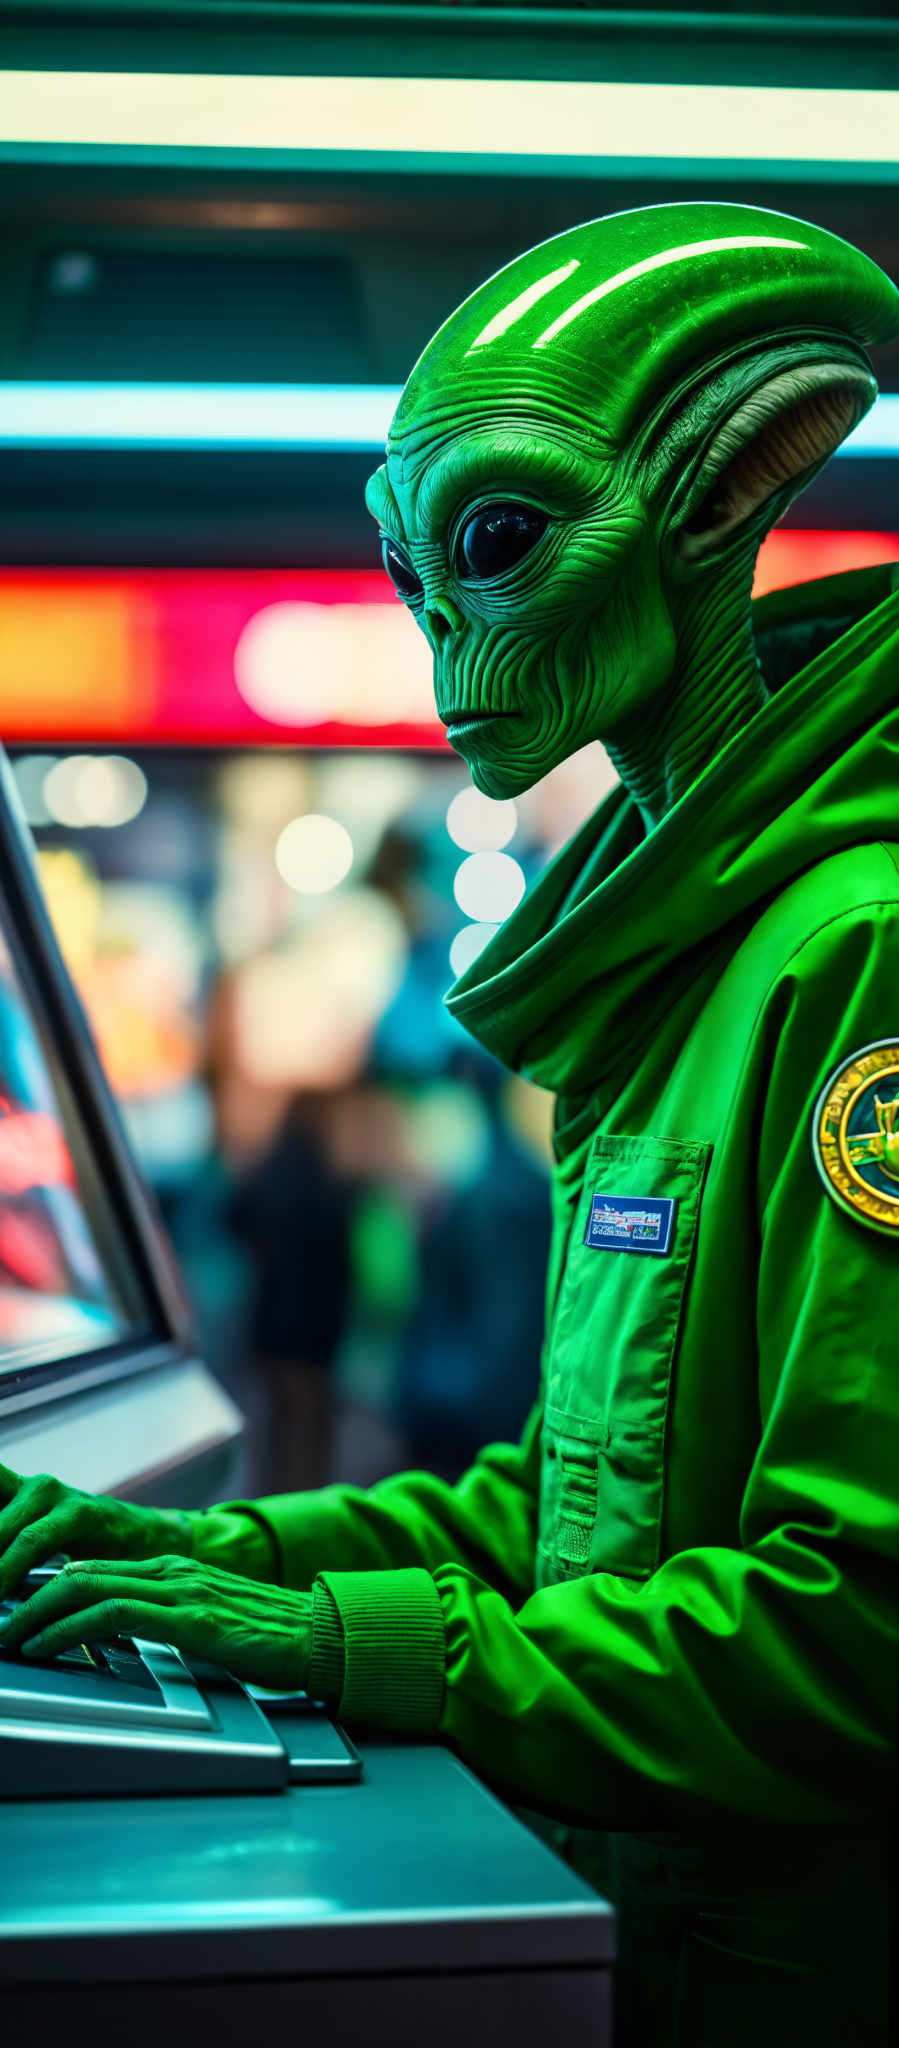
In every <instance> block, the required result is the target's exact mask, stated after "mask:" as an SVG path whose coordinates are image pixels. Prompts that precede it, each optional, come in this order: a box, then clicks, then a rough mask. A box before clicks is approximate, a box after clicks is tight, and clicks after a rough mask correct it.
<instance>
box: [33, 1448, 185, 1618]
mask: <svg viewBox="0 0 899 2048" xmlns="http://www.w3.org/2000/svg"><path fill="white" fill-rule="evenodd" d="M192 1548H193V1538H192V1533H191V1525H190V1520H189V1517H188V1516H187V1515H186V1514H182V1513H181V1512H180V1510H179V1509H177V1508H141V1507H136V1506H134V1505H133V1504H132V1503H131V1502H130V1501H124V1500H114V1499H113V1498H112V1496H111V1495H109V1494H104V1493H82V1492H81V1491H80V1489H79V1488H78V1487H77V1486H66V1485H64V1483H63V1481H62V1480H61V1479H53V1478H51V1476H50V1474H49V1472H39V1473H37V1474H36V1475H35V1477H34V1478H31V1479H23V1478H22V1477H21V1475H20V1474H19V1473H18V1472H11V1471H10V1468H9V1466H8V1465H0V1600H5V1599H6V1598H7V1596H8V1595H9V1594H10V1593H12V1592H13V1591H14V1589H15V1587H16V1586H17V1585H18V1583H19V1581H20V1579H24V1577H25V1576H26V1573H28V1572H30V1571H32V1570H33V1569H34V1567H35V1565H39V1564H44V1563H45V1562H46V1560H47V1558H48V1557H55V1556H56V1554H57V1552H61V1553H62V1555H63V1556H64V1557H84V1555H85V1554H86V1553H89V1554H90V1555H91V1556H92V1557H140V1558H144V1557H158V1556H159V1555H160V1553H161V1552H162V1551H171V1552H174V1551H181V1552H182V1553H183V1554H186V1555H188V1556H189V1555H190V1554H191V1551H192Z"/></svg>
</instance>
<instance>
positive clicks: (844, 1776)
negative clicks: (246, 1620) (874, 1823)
mask: <svg viewBox="0 0 899 2048" xmlns="http://www.w3.org/2000/svg"><path fill="white" fill-rule="evenodd" d="M757 1029H758V1030H759V1031H760V1032H761V1033H762V1034H763V1044H764V1054H765V1057H764V1061H763V1062H762V1072H763V1080H762V1084H761V1099H760V1101H759V1116H758V1129H759V1147H758V1212H757V1213H758V1234H759V1277H758V1368H759V1402H760V1438H759V1443H758V1448H757V1454H756V1456H755V1459H754V1462H753V1465H752V1468H751V1472H750V1475H749V1479H748V1482H747V1486H746V1490H745V1495H744V1500H743V1506H742V1516H741V1528H740V1542H739V1547H733V1548H727V1547H724V1546H716V1547H711V1546H710V1547H706V1548H697V1549H693V1550H690V1551H686V1552H681V1553H680V1554H677V1555H675V1556H672V1557H670V1558H669V1559H668V1560H667V1561H666V1562H664V1563H663V1564H662V1565H661V1567H660V1568H659V1569H658V1570H657V1571H656V1572H655V1573H654V1575H653V1576H652V1577H651V1578H650V1579H649V1580H648V1581H646V1582H645V1583H644V1584H638V1583H636V1582H634V1581H632V1580H626V1579H623V1578H618V1577H616V1576H614V1575H612V1574H610V1573H605V1572H598V1573H594V1574H590V1575H587V1576H585V1577H583V1578H580V1579H576V1580H573V1581H568V1582H566V1583H563V1584H559V1585H555V1586H552V1587H547V1588H545V1589H543V1590H541V1591H539V1592H535V1593H533V1594H532V1595H531V1596H530V1598H528V1599H526V1600H525V1601H524V1604H523V1605H521V1606H519V1607H518V1609H517V1611H514V1610H513V1607H512V1605H511V1604H510V1602H509V1600H508V1598H507V1597H504V1595H503V1592H502V1591H501V1590H500V1589H499V1588H498V1586H496V1585H495V1584H491V1583H489V1582H488V1576H487V1574H486V1573H481V1572H478V1570H477V1568H476V1567H475V1569H474V1570H472V1568H471V1564H470V1563H465V1562H463V1561H462V1560H459V1561H455V1560H453V1559H451V1558H449V1557H448V1556H447V1555H446V1554H444V1557H443V1558H442V1559H441V1560H439V1561H436V1562H435V1564H434V1565H433V1566H432V1568H431V1571H430V1574H426V1573H424V1572H421V1573H400V1572H397V1573H393V1574H387V1575H385V1580H384V1584H383V1610H382V1612H383V1617H384V1630H380V1629H379V1626H378V1612H379V1604H378V1593H379V1588H378V1586H377V1583H376V1582H374V1581H372V1580H371V1579H369V1581H368V1585H367V1586H366V1585H365V1583H364V1581H363V1579H362V1578H360V1577H359V1576H357V1575H356V1574H355V1573H352V1572H350V1573H346V1574H344V1573H341V1572H340V1571H339V1570H338V1571H333V1572H331V1571H325V1572H324V1573H323V1574H322V1583H323V1584H324V1585H325V1587H326V1588H327V1591H328V1592H329V1594H330V1596H331V1598H332V1599H333V1601H334V1603H335V1605H336V1608H337V1610H338V1612H339V1613H340V1617H341V1621H342V1623H343V1627H344V1635H345V1648H346V1673H345V1679H344V1685H343V1692H342V1694H341V1698H340V1710H341V1713H342V1714H343V1715H344V1716H345V1717H346V1718H348V1719H350V1720H353V1719H359V1720H373V1721H374V1722H375V1724H376V1725H377V1724H378V1723H379V1722H380V1723H381V1725H384V1726H390V1725H404V1726H406V1727H409V1726H410V1725H415V1726H418V1727H419V1728H420V1729H421V1730H422V1732H424V1731H425V1730H426V1729H427V1728H430V1729H432V1730H433V1731H434V1732H436V1733H438V1734H439V1735H441V1736H442V1737H444V1738H445V1739H446V1740H447V1741H448V1742H449V1743H450V1744H451V1745H452V1746H453V1747H454V1748H455V1749H456V1750H457V1751H458V1753H459V1754H460V1755H461V1756H462V1757H463V1758H464V1760H465V1761H466V1762H467V1763H469V1764H470V1765H471V1766H472V1768H473V1769H474V1770H475V1771H477V1772H478V1774H479V1775H480V1776H481V1777H483V1778H484V1779H486V1780H487V1782H488V1783H491V1784H492V1785H493V1786H494V1788H495V1789H496V1790H497V1791H498V1792H499V1793H500V1794H501V1796H503V1797H504V1798H506V1799H508V1800H510V1801H513V1802H516V1801H517V1802H520V1803H522V1804H524V1805H527V1806H528V1807H530V1808H531V1809H533V1810H536V1811H539V1812H543V1813H546V1814H549V1815H551V1816H553V1817H555V1818H556V1819H559V1820H561V1821H566V1822H569V1823H573V1824H575V1825H578V1824H579V1825H582V1826H593V1827H612V1828H632V1827H641V1826H649V1827H653V1826H654V1827H659V1826H662V1827H664V1826H666V1825H668V1824H674V1825H678V1824H679V1823H680V1822H681V1821H682V1820H683V1818H684V1815H685V1814H692V1815H693V1816H698V1817H702V1816H703V1815H706V1816H708V1815H711V1814H719V1815H720V1814H721V1812H722V1811H724V1812H731V1813H739V1814H744V1815H754V1816H758V1817H762V1816H776V1817H777V1818H778V1819H779V1820H783V1821H789V1820H796V1821H813V1822H814V1821H817V1822H824V1823H832V1822H834V1821H835V1820H839V1819H845V1820H847V1821H849V1822H852V1821H855V1820H857V1819H858V1818H860V1817H865V1818H867V1817H869V1816H870V1813H871V1809H872V1805H873V1804H875V1803H876V1802H878V1801H879V1800H887V1799H889V1797H890V1796H891V1790H892V1769H893V1765H892V1737H893V1731H894V1727H895V1718H896V1699H895V1693H896V1671H897V1571H896V1563H897V1551H899V1504H897V1487H896V1473H897V1470H899V1372H897V1357H899V1352H897V1336H896V1331H897V1326H899V1295H897V1278H899V1274H897V1266H899V1232H897V1235H896V1237H895V1238H893V1239H891V1238H889V1237H888V1236H884V1235H882V1234H880V1233H878V1232H876V1231H875V1230H874V1229H872V1228H871V1227H870V1226H869V1225H868V1224H866V1223H864V1222H861V1221H859V1220H857V1219H856V1218H855V1217H852V1216H849V1215H847V1214H845V1213H844V1212H843V1211H842V1210H841V1209H840V1208H839V1207H838V1206H837V1205H836V1203H835V1202H834V1201H833V1200H832V1199H831V1197H830V1195H829V1194H828V1193H827V1191H826V1190H825V1188H824V1186H823V1185H822V1183H821V1181H820V1180H819V1178H818V1175H817V1172H816V1170H815V1167H814V1162H813V1157H812V1151H811V1144H810V1129H811V1117H812V1112H813V1109H814V1105H815V1102H816V1100H817V1097H818V1095H819V1093H820V1091H821V1089H822V1088H823V1087H824V1085H825V1083H826V1082H827V1080H828V1079H829V1077H830V1075H831V1074H832V1072H833V1070H834V1068H835V1067H837V1066H839V1065H840V1064H841V1062H842V1061H843V1060H845V1059H847V1058H849V1057H850V1056H851V1054H852V1053H853V1052H854V1051H856V1050H858V1049H860V1048H861V1047H863V1046H865V1045H870V1044H871V1043H872V1042H874V1041H877V1040H883V1039H885V1038H886V1037H887V1036H888V1034H889V1033H890V1032H892V1033H893V1034H894V1035H899V923H897V912H896V906H895V903H888V904H882V905H881V904H875V905H869V906H867V907H865V908H864V909H862V910H858V911H853V912H851V913H847V914H846V915H844V916H842V917H839V918H836V919H834V920H833V921H832V923H830V924H829V925H827V926H826V927H825V928H824V929H823V930H821V931H819V932H817V933H815V934H814V936H812V937H811V938H810V939H809V940H808V941H807V942H806V943H805V945H804V946H803V947H801V948H800V949H799V951H798V953H797V954H796V955H795V956H794V957H793V958H792V960H791V961H790V962H788V963H787V965H786V967H784V968H782V969H781V970H780V972H779V973H778V975H777V978H776V980H775V982H774V984H773V986H772V988H771V990H770V991H769V995H768V998H767V1000H766V1003H765V1005H764V1007H763V1012H762V1015H761V1017H760V1019H759V1022H758V1026H757ZM722 1342H723V1344H725V1345H726V1333H725V1332H722ZM482 1500H483V1506H484V1509H485V1511H486V1512H488V1513H489V1512H490V1495H489V1493H487V1494H485V1495H483V1496H482ZM519 1526H520V1525H519ZM433 1534H434V1536H435V1537H436V1526H435V1528H434V1531H433ZM496 1540H497V1543H498V1545H499V1546H500V1548H501V1546H502V1544H503V1543H504V1541H505V1540H506V1531H505V1529H503V1528H500V1529H499V1530H498V1531H497V1534H496ZM420 1554H421V1555H423V1554H424V1553H423V1551H422V1553H420ZM401 1581H402V1582H404V1583H402V1584H401V1583H400V1582H401ZM413 1581H414V1583H413ZM404 1599H405V1602H406V1604H405V1607H404V1608H403V1611H402V1614H401V1612H400V1610H401V1608H402V1603H403V1600H404ZM438 1612H439V1616H440V1618H441V1619H442V1624H443V1644H442V1655H443V1669H442V1685H440V1686H437V1685H436V1683H435V1684H434V1685H433V1686H432V1688H431V1693H430V1695H428V1693H427V1688H426V1686H423V1685H421V1684H418V1685H417V1689H416V1698H417V1700H419V1701H420V1702H421V1705H420V1707H418V1708H416V1713H417V1715H418V1718H417V1721H416V1720H413V1721H412V1722H411V1723H410V1720H409V1718H408V1717H407V1718H406V1720H405V1721H404V1722H403V1721H401V1720H400V1719H392V1718H391V1716H393V1715H394V1713H395V1707H394V1704H393V1702H394V1700H395V1698H396V1693H395V1690H394V1688H393V1687H392V1685H391V1683H390V1682H389V1680H390V1674H391V1673H393V1674H394V1677H395V1675H396V1673H397V1670H398V1667H399V1666H400V1665H401V1664H402V1661H403V1659H404V1658H407V1657H408V1658H409V1659H410V1660H411V1664H412V1665H413V1666H414V1664H415V1659H416V1657H417V1656H418V1655H419V1653H420V1652H422V1651H423V1648H424V1644H425V1641H426V1640H427V1641H428V1642H429V1643H430V1644H431V1645H434V1644H435V1642H436V1638H435V1631H434V1623H435V1617H436V1615H437V1613H438ZM388 1631H390V1632H391V1634H390V1646H389V1648H388V1642H387V1632H388ZM427 1656H428V1657H429V1658H430V1659H431V1661H432V1666H436V1660H437V1657H438V1649H437V1648H436V1647H432V1648H431V1649H429V1650H428V1652H427ZM385 1672H386V1674H387V1680H388V1682H386V1683H385ZM428 1699H429V1700H430V1705H426V1704H425V1702H426V1701H427V1700H428ZM438 1701H439V1705H438V1704H437V1702H438Z"/></svg>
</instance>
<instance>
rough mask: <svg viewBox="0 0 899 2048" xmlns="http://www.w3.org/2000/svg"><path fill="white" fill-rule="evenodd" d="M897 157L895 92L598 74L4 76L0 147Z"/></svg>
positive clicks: (869, 160) (861, 160) (801, 159)
mask: <svg viewBox="0 0 899 2048" xmlns="http://www.w3.org/2000/svg"><path fill="white" fill-rule="evenodd" d="M4 143H5V144H6V145H9V146H18V147H22V146H28V145H31V146H34V145H40V144H42V145H47V146H53V147H60V146H63V145H69V146H74V147H85V148H97V147H101V148H102V147H105V148H118V149H123V148H124V149H127V150H144V149H186V150H195V149H202V150H206V149H213V150H228V151H253V152H256V151H262V152H282V153H283V152H285V151H287V152H296V153H298V154H307V153H310V152H314V153H316V154H318V153H324V154H325V155H328V154H330V155H335V154H337V153H340V154H347V153H350V154H354V155H355V154H358V153H360V152H362V153H371V152H374V153H375V154H377V153H378V152H383V153H384V155H385V157H389V158H396V157H400V158H402V156H403V155H405V154H411V155H415V156H421V155H453V154H459V155H464V156H469V157H492V156H498V157H503V156H523V157H553V158H566V157H567V158H573V159H577V158H588V159H593V160H597V159H608V158H618V159H628V158H641V159H646V158H659V157H664V158H666V159H670V160H671V161H672V162H676V161H678V160H680V159H686V158H689V159H690V160H691V161H695V160H696V159H697V158H709V159H711V160H714V161H718V162H721V161H734V160H740V161H742V162H746V161H749V162H755V163H758V162H762V161H764V162H769V161H772V160H774V161H778V162H795V163H809V162H827V163H833V162H851V163H856V164H880V165H884V166H888V167H889V168H890V169H891V170H892V169H893V167H894V165H895V159H896V95H895V93H894V92H889V91H874V90H867V89H866V90H862V89H857V88H847V89H845V90H841V89H836V88H832V87H802V86H790V85H784V86H752V85H747V86H743V85H680V84H651V85H646V84H620V83H616V82H610V81H600V80H586V81H585V80H578V81H575V80H568V79H502V78H501V79H493V78H396V77H394V78H347V77H323V78H316V77H260V76H258V75H247V74H240V75H234V74H224V73H220V74H215V75H204V74H201V73H191V72H162V71H159V72H130V71H126V72H120V71H31V70H29V71H25V70H22V71H11V70H10V71H0V147H2V146H3V144H4Z"/></svg>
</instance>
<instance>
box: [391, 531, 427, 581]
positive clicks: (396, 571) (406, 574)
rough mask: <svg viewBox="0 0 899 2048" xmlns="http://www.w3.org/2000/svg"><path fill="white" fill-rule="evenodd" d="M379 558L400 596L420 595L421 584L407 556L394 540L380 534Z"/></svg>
mask: <svg viewBox="0 0 899 2048" xmlns="http://www.w3.org/2000/svg"><path fill="white" fill-rule="evenodd" d="M381 560H382V562H383V564H384V567H385V569H386V571H387V574H388V576H389V577H390V580H391V582H392V583H393V584H394V585H395V587H396V589H397V590H398V591H399V594H400V596H401V597H421V595H422V590H423V585H422V584H421V583H420V582H419V580H418V577H417V576H416V574H415V570H414V569H413V567H412V564H411V562H410V561H409V559H408V556H406V555H404V554H403V551H402V549H401V548H398V547H397V544H396V541H394V540H388V538H387V535H386V534H382V535H381Z"/></svg>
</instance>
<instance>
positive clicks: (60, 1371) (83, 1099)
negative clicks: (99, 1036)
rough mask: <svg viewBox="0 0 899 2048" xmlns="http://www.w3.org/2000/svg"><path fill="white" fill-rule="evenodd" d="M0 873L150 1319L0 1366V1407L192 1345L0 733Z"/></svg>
mask: <svg viewBox="0 0 899 2048" xmlns="http://www.w3.org/2000/svg"><path fill="white" fill-rule="evenodd" d="M0 875H2V878H3V880H4V883H5V886H6V891H7V895H8V900H9V906H10V914H11V917H12V920H13V924H14V927H15V928H16V930H17V931H18V932H19V933H20V934H21V937H22V940H23V944H24V951H25V964H26V970H27V973H28V976H29V979H30V980H31V981H32V982H33V984H34V993H35V995H36V998H37V1002H38V1004H39V1006H40V1009H41V1010H42V1011H43V1015H44V1018H45V1019H46V1023H47V1026H48V1029H49V1033H50V1037H51V1040H52V1042H53V1044H54V1047H55V1050H56V1053H57V1057H58V1059H59V1060H60V1063H61V1065H62V1067H63V1069H64V1071H65V1074H66V1078H67V1080H68V1083H69V1086H70V1088H71V1090H72V1093H73V1096H74V1099H75V1102H76V1104H77V1108H78V1112H79V1114H80V1116H81V1118H82V1121H83V1124H84V1128H85V1134H86V1137H87V1140H88V1144H89V1145H90V1146H91V1147H92V1148H93V1151H94V1154H95V1157H96V1160H97V1165H98V1169H99V1173H100V1178H101V1181H102V1184H103V1187H104V1190H105V1191H106V1193H107V1194H108V1195H109V1197H110V1199H111V1201H112V1203H113V1206H114V1208H115V1212H116V1217H117V1220H118V1221H119V1223H120V1225H121V1229H122V1234H123V1236H124V1238H125V1241H126V1246H127V1250H128V1252H129V1253H130V1254H131V1256H132V1257H133V1259H134V1263H135V1266H136V1269H137V1273H138V1276H139V1279H140V1282H141V1285H142V1286H143V1287H144V1289H145V1290H146V1294H147V1297H148V1304H149V1307H150V1311H151V1314H152V1316H153V1319H154V1321H155V1322H156V1324H157V1328H156V1329H155V1330H154V1332H153V1333H152V1335H149V1334H147V1335H141V1334H140V1333H139V1332H134V1333H132V1334H130V1335H127V1334H126V1335H125V1336H124V1337H123V1338H122V1339H120V1340H119V1341H118V1342H117V1343H115V1344H111V1345H108V1346H104V1347H103V1349H102V1350H101V1351H98V1352H80V1353H76V1354H75V1355H73V1356H72V1357H69V1358H65V1357H63V1358H54V1359H52V1360H49V1361H47V1362H46V1363H39V1364H35V1365H24V1366H22V1367H21V1368H20V1369H13V1370H12V1371H10V1372H9V1373H8V1374H3V1375H0V1416H2V1415H3V1414H4V1413H10V1412H12V1411H14V1410H18V1409H21V1408H23V1407H25V1406H28V1407H30V1406H31V1405H32V1404H33V1403H35V1404H36V1403H38V1402H40V1401H43V1400H56V1399H59V1398H60V1397H61V1396H64V1395H66V1394H68V1393H75V1392H77V1391H79V1390H80V1389H81V1388H83V1387H87V1386H93V1387H96V1386H100V1385H102V1384H103V1383H104V1382H106V1381H111V1380H118V1379H124V1378H127V1377H129V1376H131V1375H133V1374H135V1373H141V1372H146V1371H149V1370H151V1369H152V1368H155V1367H158V1366H163V1365H171V1364H173V1363H174V1362H176V1361H178V1360H180V1359H186V1358H193V1357H195V1356H196V1355H197V1350H198V1343H197V1332H196V1328H195V1324H194V1318H193V1314H192V1310H191V1307H190V1303H189V1301H188V1298H187V1295H186V1293H185V1291H184V1287H183V1284H182V1281H181V1276H180V1273H179V1271H178V1267H177V1264H176V1261H175V1256H174V1252H173V1251H172V1248H171V1246H170V1243H169V1240H168V1237H167V1234H166V1231H165V1227H164V1225H163V1222H162V1218H161V1216H160V1214H159V1211H158V1209H157V1206H156V1202H155V1199H154V1197H153V1195H152V1192H151V1190H150V1188H149V1186H148V1185H147V1183H146V1181H145V1179H144V1177H143V1175H142V1173H141V1171H140V1169H139V1167H138V1165H137V1163H136V1161H135V1159H134V1156H133V1153H132V1149H131V1143H130V1140H129V1138H128V1135H127V1132H126V1130H125V1127H124V1124H123V1121H122V1116H121V1112H120V1110H119V1107H118V1104H117V1102H116V1100H115V1097H114V1095H113V1092H112V1089H111V1087H110V1084H109V1082H108V1080H107V1078H106V1074H105V1071H104V1068H103V1064H102V1061H101V1059H100V1055H99V1052H98V1050H97V1046H96V1043H95V1040H94V1036H93V1033H92V1030H91V1027H90V1024H89V1022H88V1019H87V1015H86V1013H85V1010H84V1007H83V1005H82V1002H81V999H80V997H79V995H78V993H77V991H76V989H75V987H74V985H73V983H72V980H71V977H70V975H69V971H68V968H67V967H66V964H65V961H64V959H63V956H62V952H61V950H60V946H59V942H58V940H57V937H56V933H55V931H54V928H53V923H52V919H51V917H50V912H49V910H48V908H47V903H46V899H45V897H44V892H43V888H42V885H41V880H40V874H39V871H38V866H37V860H36V855H35V846H34V841H33V839H32V835H31V832H30V829H29V826H28V823H27V821H26V818H25V814H24V811H23V808H22V805H21V801H20V798H19V792H18V789H17V787H16V782H15V777H14V775H13V772H12V766H11V763H10V760H9V757H8V755H7V753H6V749H5V747H4V746H3V744H2V742H0Z"/></svg>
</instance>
